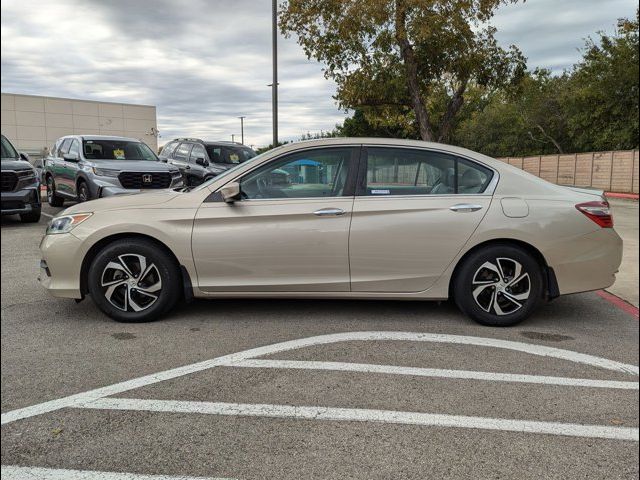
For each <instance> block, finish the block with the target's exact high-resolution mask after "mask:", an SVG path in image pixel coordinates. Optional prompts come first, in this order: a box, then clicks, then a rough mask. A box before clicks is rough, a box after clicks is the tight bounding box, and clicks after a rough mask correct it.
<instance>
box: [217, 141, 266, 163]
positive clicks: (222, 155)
mask: <svg viewBox="0 0 640 480" xmlns="http://www.w3.org/2000/svg"><path fill="white" fill-rule="evenodd" d="M205 148H206V149H207V153H208V154H209V158H210V159H211V161H212V162H214V163H233V164H238V163H242V162H244V161H246V160H249V159H250V158H253V157H255V156H256V152H254V151H253V150H251V149H250V148H247V147H225V146H220V145H205Z"/></svg>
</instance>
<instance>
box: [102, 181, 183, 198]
mask: <svg viewBox="0 0 640 480" xmlns="http://www.w3.org/2000/svg"><path fill="white" fill-rule="evenodd" d="M115 183H117V181H116V182H114V183H109V182H106V181H104V180H100V181H97V182H94V187H93V191H92V192H91V195H92V197H93V198H105V197H113V196H115V195H132V194H136V193H143V192H153V191H156V190H157V189H129V188H122V186H121V185H120V184H119V183H118V184H117V185H116V184H115ZM183 185H184V181H183V179H182V177H179V178H177V179H175V180H173V181H172V182H171V186H170V187H169V188H179V187H182V186H183Z"/></svg>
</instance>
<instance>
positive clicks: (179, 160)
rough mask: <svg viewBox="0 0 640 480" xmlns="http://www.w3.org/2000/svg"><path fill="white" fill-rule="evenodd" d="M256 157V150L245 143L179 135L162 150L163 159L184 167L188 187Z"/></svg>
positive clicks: (183, 171)
mask: <svg viewBox="0 0 640 480" xmlns="http://www.w3.org/2000/svg"><path fill="white" fill-rule="evenodd" d="M255 156H256V152H254V151H253V150H252V149H250V148H249V147H247V146H245V145H242V144H241V143H234V142H205V141H202V140H200V139H198V138H177V139H175V140H173V141H171V142H169V143H167V144H166V145H165V146H164V148H163V149H162V152H160V159H161V160H163V161H166V162H169V163H172V164H173V165H175V166H177V167H178V168H179V169H180V171H181V172H182V175H183V176H184V178H185V180H186V182H187V185H188V186H195V185H200V184H201V183H202V182H204V181H207V180H209V179H210V178H212V177H215V176H216V175H218V174H219V173H221V172H224V171H225V170H228V169H229V168H231V167H233V166H235V165H237V164H239V163H242V162H244V161H245V160H249V159H250V158H253V157H255Z"/></svg>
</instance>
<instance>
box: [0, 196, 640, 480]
mask: <svg viewBox="0 0 640 480" xmlns="http://www.w3.org/2000/svg"><path fill="white" fill-rule="evenodd" d="M45 212H47V213H50V214H53V213H54V212H53V211H52V210H50V209H48V207H47V208H46V209H45ZM635 215H636V218H637V203H635ZM619 218H620V217H619V216H618V217H617V218H616V220H617V221H618V219H619ZM46 220H47V219H46V218H43V220H42V221H41V223H40V224H38V225H21V224H20V223H19V222H17V221H14V220H12V219H3V221H2V270H3V275H2V352H3V355H2V423H3V426H2V465H3V472H2V473H3V478H5V476H6V478H29V475H31V476H32V477H33V476H35V478H76V479H80V478H82V479H85V478H87V479H93V478H96V479H107V480H108V479H113V480H120V479H122V478H127V479H135V478H152V477H143V476H142V475H158V476H163V477H158V478H167V479H168V478H191V477H198V478H243V479H244V478H246V479H251V478H292V479H294V478H295V479H297V478H424V477H425V472H428V476H429V477H432V478H443V477H449V478H464V477H468V478H471V477H473V478H514V477H518V478H541V477H543V476H544V477H545V478H587V477H588V478H633V477H637V475H638V470H637V468H638V467H637V466H638V400H639V399H638V366H637V365H638V321H637V319H636V318H634V316H633V315H630V314H629V313H628V312H627V311H624V310H621V309H620V308H618V307H617V306H616V305H615V304H612V303H611V302H608V301H607V300H605V299H604V298H602V297H601V296H599V295H597V294H596V293H587V294H581V295H574V296H569V297H563V298H559V299H557V300H556V301H554V302H552V303H550V304H548V305H546V306H545V307H543V308H541V309H540V311H539V312H538V313H536V314H535V315H534V316H533V317H532V318H531V319H530V320H528V321H526V322H525V323H523V324H521V325H519V326H517V327H514V328H509V329H492V328H484V327H481V326H479V325H476V324H474V323H472V322H471V321H470V320H468V319H467V318H466V317H464V316H463V315H461V314H460V313H459V312H458V311H457V310H456V309H455V307H454V306H452V305H451V304H450V303H446V302H445V303H442V304H437V303H417V302H391V301H384V302H382V301H381V302H373V301H370V302H366V301H335V300H326V301H311V300H309V301H306V300H297V301H289V300H269V301H267V300H221V301H209V302H205V301H196V302H193V303H191V304H189V305H185V306H183V307H180V308H179V309H177V310H176V311H175V312H174V313H173V314H171V315H170V316H169V317H168V318H167V319H166V320H163V321H160V322H156V323H149V324H118V323H115V322H113V321H111V320H109V319H108V318H106V317H105V316H104V315H102V314H101V313H99V311H98V310H97V309H96V308H95V307H94V306H93V305H92V303H91V302H90V301H85V302H82V303H80V304H76V303H75V302H73V301H69V300H59V299H53V298H50V297H49V296H47V295H46V293H45V292H44V291H42V290H41V289H40V288H39V287H38V285H37V284H36V282H35V276H36V268H35V266H36V264H37V261H38V259H39V257H38V251H37V246H38V243H39V240H40V236H41V234H42V230H43V228H44V224H45V222H46ZM636 238H637V227H636ZM636 275H637V263H636ZM121 474H122V475H121ZM124 474H126V475H124ZM38 475H39V477H38ZM123 475H124V476H123Z"/></svg>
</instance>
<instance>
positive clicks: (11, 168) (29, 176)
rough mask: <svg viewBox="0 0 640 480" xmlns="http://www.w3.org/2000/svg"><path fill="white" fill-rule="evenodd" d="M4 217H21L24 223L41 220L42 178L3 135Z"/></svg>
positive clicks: (2, 193)
mask: <svg viewBox="0 0 640 480" xmlns="http://www.w3.org/2000/svg"><path fill="white" fill-rule="evenodd" d="M1 195H2V215H15V214H18V215H20V220H22V221H23V222H38V221H39V220H40V211H41V208H42V205H41V203H40V176H39V174H38V172H37V171H36V169H35V168H33V166H31V164H30V163H29V162H28V161H27V160H26V159H25V158H23V157H22V155H20V154H19V153H18V151H17V150H16V149H15V148H14V147H13V145H11V142H10V141H9V140H8V139H7V137H5V136H4V135H2V192H1Z"/></svg>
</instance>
